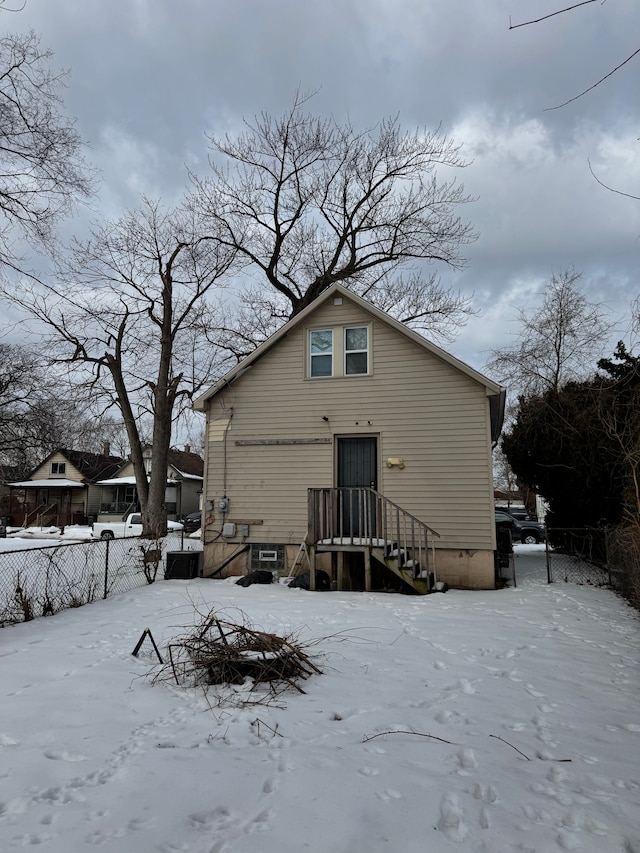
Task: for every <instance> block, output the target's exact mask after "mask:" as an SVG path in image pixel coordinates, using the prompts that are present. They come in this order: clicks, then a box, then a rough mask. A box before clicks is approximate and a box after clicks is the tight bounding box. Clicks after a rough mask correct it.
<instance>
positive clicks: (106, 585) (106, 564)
mask: <svg viewBox="0 0 640 853" xmlns="http://www.w3.org/2000/svg"><path fill="white" fill-rule="evenodd" d="M104 541H105V544H106V546H107V547H106V550H105V555H104V595H103V598H107V596H108V595H109V540H108V539H105V540H104Z"/></svg>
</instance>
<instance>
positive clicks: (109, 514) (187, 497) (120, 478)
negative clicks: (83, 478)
mask: <svg viewBox="0 0 640 853" xmlns="http://www.w3.org/2000/svg"><path fill="white" fill-rule="evenodd" d="M142 456H143V459H144V466H145V470H146V472H147V474H150V473H151V448H150V447H145V448H144V449H143V453H142ZM203 466H204V461H203V459H202V456H200V455H199V454H198V453H193V452H192V450H191V448H190V447H189V445H186V446H185V448H184V450H177V449H175V448H170V449H169V456H168V459H167V485H166V489H165V496H164V506H165V509H166V512H167V518H168V519H170V520H172V521H175V520H177V519H178V518H181V517H182V516H183V515H188V514H189V513H191V512H195V511H196V510H198V509H200V496H201V494H202V471H203ZM98 486H99V487H100V488H101V489H102V492H101V495H100V508H99V513H98V520H99V521H121V520H123V519H125V518H126V517H127V516H128V515H129V514H130V513H132V512H139V511H140V502H139V500H138V489H137V487H136V477H135V473H134V469H133V462H131V460H130V459H129V460H127V461H126V462H123V463H122V464H121V465H120V467H119V468H118V469H117V470H116V471H115V472H114V474H113V475H112V476H111V477H109V478H108V479H107V478H105V479H104V480H100V481H99V482H98Z"/></svg>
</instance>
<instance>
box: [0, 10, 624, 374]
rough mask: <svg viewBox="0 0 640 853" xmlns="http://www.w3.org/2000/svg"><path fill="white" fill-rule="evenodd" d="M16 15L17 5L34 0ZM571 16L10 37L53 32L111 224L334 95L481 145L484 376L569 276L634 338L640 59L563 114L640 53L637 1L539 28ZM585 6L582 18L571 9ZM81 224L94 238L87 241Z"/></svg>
mask: <svg viewBox="0 0 640 853" xmlns="http://www.w3.org/2000/svg"><path fill="white" fill-rule="evenodd" d="M16 5H18V2H17V0H16ZM562 5H564V4H562V3H561V2H559V0H316V1H315V2H310V0H226V2H224V1H223V0H55V2H52V0H26V7H25V9H24V10H23V11H21V12H17V13H9V12H6V11H3V12H2V13H1V19H0V23H1V24H2V28H3V30H12V31H17V30H25V29H29V28H33V29H35V30H36V31H37V32H38V33H40V34H41V36H42V44H43V46H46V47H51V48H52V49H53V51H54V52H55V62H56V63H57V64H58V65H60V66H63V67H65V68H68V69H69V70H70V71H71V79H70V85H69V88H68V90H67V93H66V103H67V107H68V111H69V112H70V113H71V114H73V115H74V116H76V117H77V126H78V129H79V131H80V132H81V134H82V135H83V137H84V138H85V139H86V140H87V141H88V142H89V144H90V145H91V151H90V158H91V160H92V161H93V163H94V164H95V165H96V166H97V167H98V168H99V170H100V171H101V175H102V184H101V188H100V194H99V197H98V199H97V200H96V201H95V205H94V206H95V213H96V214H99V215H104V216H110V217H114V216H118V215H119V214H120V213H122V212H123V211H124V210H125V209H127V208H129V207H133V206H135V205H137V203H138V201H139V198H140V194H141V193H146V194H148V195H151V196H160V197H162V198H163V199H164V200H166V201H167V202H171V201H174V200H176V199H177V198H178V197H179V196H180V195H181V193H182V190H183V188H184V187H185V185H186V183H187V177H186V165H188V166H189V168H191V169H194V170H195V171H196V172H199V173H201V174H205V172H206V170H207V142H206V137H205V133H206V132H210V133H211V132H214V133H216V134H222V133H225V132H230V133H234V132H235V131H237V130H239V129H240V128H241V124H242V118H243V116H246V117H252V116H253V115H254V114H256V113H258V112H260V111H266V112H270V113H273V114H280V113H282V112H283V111H284V110H286V109H287V107H289V106H290V104H291V102H292V99H293V95H294V92H295V90H296V89H297V88H298V87H301V88H302V89H319V92H318V94H317V95H316V97H315V98H314V99H313V101H312V103H311V109H312V110H313V111H315V112H317V113H322V114H328V113H331V114H332V115H333V116H334V117H335V118H336V119H337V120H339V121H342V120H345V119H347V118H350V119H351V121H352V122H353V123H354V124H355V125H356V126H359V127H362V128H365V127H368V126H372V125H374V124H375V123H376V122H378V121H379V120H380V119H381V118H383V117H385V116H389V115H394V116H395V115H396V114H397V115H399V117H400V120H401V122H402V124H403V126H404V127H405V128H406V129H415V128H416V127H427V128H429V129H435V128H437V127H438V126H441V128H442V130H443V131H444V132H445V133H447V134H448V135H450V136H451V137H453V138H454V139H455V140H456V141H457V142H460V143H462V145H463V152H464V154H465V155H466V157H467V158H468V160H469V161H470V165H469V166H468V168H467V169H466V170H465V171H464V173H463V174H462V179H463V182H464V184H465V188H466V189H467V190H468V192H469V193H471V194H472V195H473V196H475V197H476V198H477V200H476V201H475V202H474V203H473V204H472V205H471V206H469V207H467V208H466V209H465V211H464V213H465V214H466V218H468V219H469V220H470V221H471V222H472V223H473V225H474V227H475V228H476V229H477V230H478V231H479V233H480V237H479V239H478V241H477V242H476V243H475V244H473V245H471V246H470V247H468V250H467V252H466V255H467V257H468V265H467V268H466V269H465V270H464V271H463V272H461V273H455V274H453V273H451V272H449V271H447V270H446V268H443V269H442V278H443V280H444V281H445V282H447V283H452V284H454V285H455V286H456V287H459V288H460V289H461V290H462V291H463V292H465V293H467V294H472V293H473V294H475V295H474V304H475V306H476V308H477V309H478V310H479V311H480V315H479V317H478V318H475V319H473V320H471V321H470V322H469V323H468V325H467V327H466V329H465V330H463V331H462V333H461V334H460V336H459V338H458V340H457V341H456V342H455V343H454V344H453V345H451V346H449V349H450V350H451V351H452V352H453V353H454V354H455V355H457V356H459V357H460V358H463V359H464V360H465V361H467V362H469V363H470V364H472V365H473V366H474V367H476V368H480V369H482V366H483V365H484V363H485V361H486V360H487V351H488V350H489V349H490V348H491V347H494V346H501V345H503V344H504V343H508V342H509V340H510V339H509V334H510V331H511V332H512V331H513V324H512V322H511V321H512V319H513V316H514V311H515V309H516V308H526V309H527V310H531V311H534V310H535V305H536V304H537V303H538V302H539V293H540V291H541V289H542V288H543V287H544V283H545V282H546V281H547V280H548V278H549V277H550V275H551V274H552V273H554V272H555V273H559V272H561V271H562V270H564V269H566V268H567V267H569V266H573V267H574V268H575V269H576V270H577V271H579V272H582V273H583V274H584V287H585V291H586V293H587V294H588V295H589V297H590V298H591V299H593V300H594V301H601V300H604V301H606V302H607V303H608V305H609V307H610V310H611V312H612V315H613V317H614V319H616V320H617V322H618V329H619V334H618V336H622V335H623V334H624V332H625V331H626V330H627V329H628V325H629V316H630V310H629V305H630V302H631V300H632V299H633V298H634V297H635V296H636V295H637V294H638V292H639V290H640V288H639V287H638V278H637V269H638V260H639V254H640V202H639V201H634V200H632V199H629V198H625V197H623V196H621V195H618V194H614V193H612V192H608V191H606V190H605V189H603V188H602V187H601V186H599V185H598V183H597V182H596V180H595V179H594V178H593V176H592V175H591V173H590V170H589V161H590V162H591V166H592V168H593V170H594V172H595V173H596V174H597V175H598V177H599V178H600V179H601V180H602V181H604V182H605V183H607V184H609V185H611V186H613V187H615V188H617V189H619V190H622V191H624V192H629V193H635V194H636V195H640V141H639V138H640V99H639V98H638V78H639V76H640V56H638V57H636V58H635V59H634V60H633V61H631V62H630V63H629V64H628V65H626V66H625V67H624V68H622V69H621V70H620V71H619V72H617V73H616V74H614V75H613V76H612V77H611V78H610V79H608V80H607V81H605V82H604V83H603V84H602V85H600V86H599V87H597V88H596V89H595V90H594V91H593V92H591V93H589V94H588V95H585V96H584V97H582V98H580V99H578V100H577V101H575V102H573V103H571V104H569V105H567V106H565V107H563V108H562V109H555V110H552V109H549V108H551V107H554V106H556V105H558V104H560V103H562V102H564V101H566V100H567V99H568V98H571V97H572V96H574V95H576V94H578V93H579V92H580V91H582V90H583V89H585V88H586V87H587V86H590V85H591V84H592V83H594V82H595V81H596V80H597V79H599V78H600V77H602V76H604V75H605V74H607V73H608V72H609V71H610V70H611V69H612V68H614V67H615V66H616V65H618V64H619V63H620V62H622V61H623V60H624V59H626V58H627V56H629V55H630V54H631V53H632V52H633V51H634V50H636V49H637V48H638V47H640V35H639V32H640V28H639V27H638V22H639V19H640V12H639V11H638V0H607V2H596V3H592V4H590V5H586V6H583V7H582V8H579V9H575V10H573V11H572V12H569V13H567V14H564V15H559V16H555V17H553V18H551V19H549V20H547V21H544V22H542V23H539V24H537V25H534V26H524V27H519V28H516V29H512V30H509V21H510V18H511V20H512V23H514V24H515V23H519V22H522V21H526V20H528V19H532V18H539V17H540V16H541V15H544V14H547V13H550V12H552V11H554V10H556V9H558V8H561V6H562ZM566 5H569V3H567V4H566ZM74 227H77V228H80V227H81V225H80V224H79V223H78V224H77V226H74Z"/></svg>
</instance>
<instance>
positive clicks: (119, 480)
mask: <svg viewBox="0 0 640 853" xmlns="http://www.w3.org/2000/svg"><path fill="white" fill-rule="evenodd" d="M200 479H202V478H200ZM177 482H178V481H177V480H167V484H168V485H170V486H175V485H176V483H177ZM135 484H136V478H135V477H133V476H131V477H113V479H111V480H98V482H97V483H96V486H135Z"/></svg>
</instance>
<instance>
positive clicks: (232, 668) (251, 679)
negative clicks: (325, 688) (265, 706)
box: [154, 610, 321, 701]
mask: <svg viewBox="0 0 640 853" xmlns="http://www.w3.org/2000/svg"><path fill="white" fill-rule="evenodd" d="M242 617H243V622H242V623H236V622H231V621H228V620H225V619H221V618H219V617H218V615H217V614H216V613H214V611H213V610H212V611H211V612H209V613H208V614H207V615H206V616H204V617H203V618H202V622H201V623H200V624H199V625H196V627H195V628H194V629H192V630H191V631H190V632H189V633H188V634H186V635H185V636H183V637H181V638H179V639H177V640H175V641H174V642H172V643H170V644H169V646H168V654H169V663H168V664H165V666H164V667H163V668H162V670H161V672H159V673H157V674H156V677H155V679H154V680H156V679H158V678H161V679H163V680H166V678H167V677H168V676H169V677H170V676H172V677H173V680H174V681H175V683H176V684H178V685H180V686H188V687H204V688H206V687H208V686H210V685H244V686H245V688H247V687H248V689H249V690H250V691H254V690H256V689H257V688H262V691H261V693H262V694H263V698H264V693H265V692H266V694H267V697H275V696H277V695H279V694H280V693H282V692H283V691H284V690H286V689H287V688H293V689H294V690H296V691H298V692H299V693H304V692H305V691H304V690H303V689H302V687H301V686H300V684H299V682H300V681H304V680H305V679H307V678H308V677H309V676H310V675H313V674H314V673H316V674H320V672H321V670H320V669H319V668H318V667H317V666H316V665H315V663H313V661H312V660H311V659H310V657H309V655H308V654H307V652H306V651H305V649H308V648H309V645H311V644H312V643H313V642H314V641H311V643H307V644H302V643H300V642H299V641H298V639H297V638H296V637H293V636H286V637H280V636H278V635H277V634H270V633H268V632H266V631H259V630H256V629H255V628H254V627H253V626H251V625H250V624H248V622H247V620H246V617H245V616H244V614H242ZM257 701H263V699H258V700H257Z"/></svg>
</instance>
